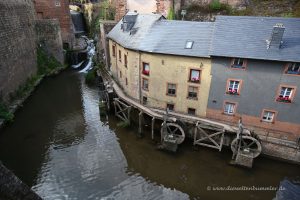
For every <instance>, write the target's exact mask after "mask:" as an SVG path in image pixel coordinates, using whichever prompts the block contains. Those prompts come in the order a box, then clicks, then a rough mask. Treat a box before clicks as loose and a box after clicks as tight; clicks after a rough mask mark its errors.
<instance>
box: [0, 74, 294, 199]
mask: <svg viewBox="0 0 300 200" xmlns="http://www.w3.org/2000/svg"><path fill="white" fill-rule="evenodd" d="M98 101H99V96H98V91H97V89H96V88H89V87H87V86H86V85H85V83H84V81H83V76H82V75H81V74H78V73H77V72H73V71H72V72H71V71H67V72H64V73H62V74H60V75H59V76H57V77H53V78H48V79H46V80H45V81H43V83H42V84H41V85H40V86H39V87H38V89H37V91H36V92H35V93H34V94H33V95H32V96H31V97H30V99H29V100H28V101H27V102H26V103H25V105H24V107H23V108H22V109H21V110H20V111H19V112H17V113H16V118H15V121H14V123H13V124H12V125H10V126H8V127H6V128H5V129H4V130H1V134H0V160H1V161H2V162H3V163H4V164H5V165H6V166H7V167H8V168H9V169H11V170H12V171H14V172H15V173H16V175H17V176H19V177H20V178H21V179H22V180H23V181H24V182H25V183H27V184H28V185H29V186H31V187H32V188H33V189H34V190H35V191H36V192H37V193H38V194H39V195H41V196H42V197H43V198H44V199H49V200H50V199H51V200H52V199H72V200H73V199H78V200H84V199H189V198H190V199H194V198H195V199H205V200H210V199H233V200H234V199H236V200H238V199H243V200H247V199H255V200H256V199H272V198H275V196H276V191H275V190H272V189H274V188H275V187H278V186H279V185H280V182H281V183H282V184H284V185H285V186H286V187H289V188H293V189H292V191H293V192H292V193H297V192H299V187H298V185H297V183H292V182H290V181H289V180H295V179H296V180H297V177H299V176H300V167H299V166H296V165H290V164H286V163H281V162H277V161H273V160H269V159H266V158H258V159H256V160H255V166H254V169H252V170H247V169H242V168H237V167H232V166H230V165H228V162H229V161H230V158H231V152H230V151H229V150H225V151H222V152H221V153H219V152H217V151H215V150H211V149H207V148H199V150H198V151H194V150H193V148H192V144H191V142H187V143H186V144H184V145H182V146H180V149H179V152H177V153H176V154H171V153H166V152H162V151H158V150H156V149H155V144H154V142H153V141H151V139H150V134H149V133H147V134H146V136H145V138H143V139H138V138H137V137H136V135H135V134H136V131H137V129H134V128H132V129H129V128H120V127H118V126H117V125H116V124H117V123H118V120H117V119H115V117H114V116H109V118H108V121H106V120H102V121H101V119H100V115H99V108H98ZM156 137H157V139H158V138H159V136H158V135H157V136H156ZM287 178H288V179H287ZM290 185H291V186H290ZM235 186H238V187H242V186H249V187H252V188H253V187H256V188H258V187H269V186H271V187H273V188H271V191H270V190H268V191H253V190H252V191H236V190H235V191H214V190H216V189H218V188H220V187H235ZM289 188H286V190H285V192H288V191H289ZM258 189H259V188H258ZM277 196H278V195H277ZM293 196H295V195H293V194H292V196H291V197H293ZM278 199H279V198H278ZM295 199H297V198H295Z"/></svg>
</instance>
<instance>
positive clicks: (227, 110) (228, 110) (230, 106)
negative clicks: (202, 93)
mask: <svg viewBox="0 0 300 200" xmlns="http://www.w3.org/2000/svg"><path fill="white" fill-rule="evenodd" d="M235 107H236V104H235V103H230V102H225V104H224V114H226V115H233V114H234V113H235Z"/></svg>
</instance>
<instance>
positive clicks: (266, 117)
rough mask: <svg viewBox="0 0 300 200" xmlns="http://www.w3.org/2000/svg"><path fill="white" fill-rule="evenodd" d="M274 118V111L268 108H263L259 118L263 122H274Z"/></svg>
mask: <svg viewBox="0 0 300 200" xmlns="http://www.w3.org/2000/svg"><path fill="white" fill-rule="evenodd" d="M274 119H275V112H274V111H269V110H263V114H262V118H261V120H262V121H264V122H274Z"/></svg>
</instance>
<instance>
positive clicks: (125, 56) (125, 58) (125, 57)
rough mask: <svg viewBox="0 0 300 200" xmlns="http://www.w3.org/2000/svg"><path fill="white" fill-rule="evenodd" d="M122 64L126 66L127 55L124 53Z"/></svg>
mask: <svg viewBox="0 0 300 200" xmlns="http://www.w3.org/2000/svg"><path fill="white" fill-rule="evenodd" d="M124 66H125V67H127V55H126V54H124Z"/></svg>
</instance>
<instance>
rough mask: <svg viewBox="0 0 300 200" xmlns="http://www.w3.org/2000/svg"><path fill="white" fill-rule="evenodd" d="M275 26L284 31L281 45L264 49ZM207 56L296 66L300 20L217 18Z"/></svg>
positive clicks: (298, 52) (247, 17)
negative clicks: (282, 26) (279, 25)
mask: <svg viewBox="0 0 300 200" xmlns="http://www.w3.org/2000/svg"><path fill="white" fill-rule="evenodd" d="M277 23H282V24H283V25H284V27H285V32H284V35H283V44H282V46H281V48H270V49H267V43H266V40H268V39H270V36H271V33H272V30H273V26H274V25H275V24H277ZM210 54H211V55H212V56H225V57H241V58H252V59H263V60H278V61H291V62H300V18H279V17H249V16H244V17H241V16H217V17H216V21H215V29H214V35H213V41H212V48H211V52H210Z"/></svg>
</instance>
